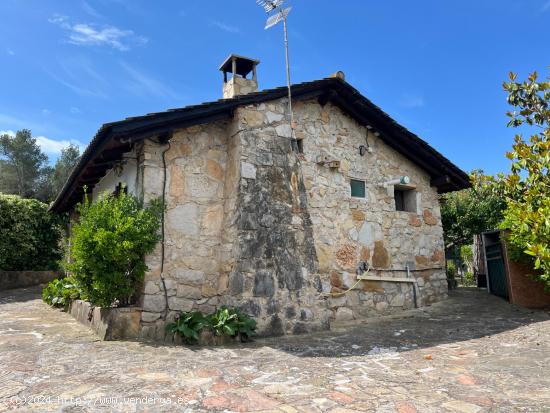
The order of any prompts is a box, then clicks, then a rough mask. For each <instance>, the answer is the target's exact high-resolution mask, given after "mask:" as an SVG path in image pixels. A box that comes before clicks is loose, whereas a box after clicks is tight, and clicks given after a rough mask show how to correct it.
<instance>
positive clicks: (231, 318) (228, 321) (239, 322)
mask: <svg viewBox="0 0 550 413" xmlns="http://www.w3.org/2000/svg"><path fill="white" fill-rule="evenodd" d="M202 330H211V331H212V332H213V333H214V334H215V335H216V336H229V337H236V336H239V337H240V338H241V340H243V341H245V340H248V339H249V338H250V337H252V336H253V335H254V334H255V330H256V321H255V320H254V319H253V318H251V317H250V316H249V315H247V314H245V313H243V312H241V311H239V310H238V309H236V308H228V307H220V308H218V309H217V310H216V311H214V312H213V313H212V314H209V315H207V316H204V315H203V314H202V313H201V312H200V311H191V312H182V313H180V314H179V315H178V316H177V317H176V319H175V321H174V322H173V323H170V324H168V325H167V326H166V331H168V332H170V333H172V334H178V335H179V336H181V337H182V338H183V339H184V340H185V341H186V342H187V343H190V344H193V343H196V342H197V340H198V339H199V334H200V332H201V331H202Z"/></svg>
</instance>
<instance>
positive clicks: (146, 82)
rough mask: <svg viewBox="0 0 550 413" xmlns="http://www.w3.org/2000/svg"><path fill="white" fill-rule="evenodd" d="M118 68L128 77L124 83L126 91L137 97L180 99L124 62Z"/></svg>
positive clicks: (164, 86)
mask: <svg viewBox="0 0 550 413" xmlns="http://www.w3.org/2000/svg"><path fill="white" fill-rule="evenodd" d="M120 66H121V67H122V68H123V69H124V70H125V71H126V72H127V74H128V75H129V76H130V78H129V80H128V82H127V83H126V89H127V90H128V91H130V92H131V93H133V94H134V95H137V96H156V97H160V98H172V99H181V98H180V96H179V95H178V93H176V92H175V91H174V90H172V89H171V88H170V87H168V86H166V85H165V84H163V83H162V82H161V81H159V80H157V79H155V78H153V77H151V76H149V75H147V74H145V73H143V72H141V71H139V70H137V69H136V68H134V67H132V66H130V65H129V64H128V63H126V62H120Z"/></svg>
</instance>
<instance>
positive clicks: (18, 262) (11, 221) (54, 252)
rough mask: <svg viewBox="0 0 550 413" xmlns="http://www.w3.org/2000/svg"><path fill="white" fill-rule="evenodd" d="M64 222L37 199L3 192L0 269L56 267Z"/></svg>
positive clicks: (0, 215) (0, 198) (0, 211)
mask: <svg viewBox="0 0 550 413" xmlns="http://www.w3.org/2000/svg"><path fill="white" fill-rule="evenodd" d="M61 224H62V222H61V218H60V217H59V216H58V215H55V214H51V213H49V212H48V205H46V204H44V203H42V202H40V201H37V200H36V199H23V198H21V197H19V196H17V195H3V194H0V270H5V271H25V270H26V271H28V270H55V269H56V268H57V261H58V260H59V259H60V258H61V255H62V254H61V249H60V239H61V235H62V225H61Z"/></svg>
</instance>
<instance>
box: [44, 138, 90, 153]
mask: <svg viewBox="0 0 550 413" xmlns="http://www.w3.org/2000/svg"><path fill="white" fill-rule="evenodd" d="M35 138H36V143H38V145H39V146H40V148H41V149H42V151H43V152H45V153H47V154H55V155H59V154H60V153H61V150H62V149H64V148H66V147H67V146H69V145H71V144H73V145H76V146H78V147H79V148H80V152H82V151H83V150H84V149H85V148H86V146H85V145H84V144H82V143H81V142H79V141H77V140H76V139H71V140H65V139H64V140H60V141H56V140H54V139H50V138H46V137H45V136H35Z"/></svg>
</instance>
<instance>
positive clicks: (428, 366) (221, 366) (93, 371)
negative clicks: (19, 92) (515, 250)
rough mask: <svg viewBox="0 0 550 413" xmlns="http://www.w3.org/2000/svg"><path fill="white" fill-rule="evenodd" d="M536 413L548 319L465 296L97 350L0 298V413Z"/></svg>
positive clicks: (12, 295)
mask: <svg viewBox="0 0 550 413" xmlns="http://www.w3.org/2000/svg"><path fill="white" fill-rule="evenodd" d="M10 410H19V411H29V410H36V411H64V412H88V411H104V412H108V411H120V412H134V411H139V412H178V411H182V412H186V411H188V412H202V411H262V412H287V413H290V412H333V413H345V412H356V411H360V412H364V411H367V412H371V411H372V412H400V413H412V412H464V413H470V412H471V413H474V412H550V317H549V314H548V313H545V312H534V311H528V310H523V309H519V308H516V307H514V306H511V305H509V304H508V303H506V302H505V301H503V300H500V299H499V298H496V297H492V296H488V295H487V294H486V293H484V292H482V291H477V290H473V289H470V290H467V289H463V290H459V291H456V292H453V293H452V294H451V297H450V299H449V300H447V301H445V302H444V303H440V304H437V305H434V306H432V307H429V308H426V309H420V310H414V311H409V312H407V313H405V314H402V315H400V316H397V317H385V318H378V319H371V320H368V321H363V322H361V323H359V324H355V325H353V326H347V327H345V328H343V327H342V328H338V329H337V330H335V331H331V332H327V333H322V334H315V335H308V336H296V337H285V338H277V339H266V340H257V341H256V342H254V343H252V344H248V345H246V346H227V347H215V348H186V347H182V346H168V345H166V346H164V345H156V344H153V343H142V342H102V341H98V340H97V338H96V337H95V336H94V335H93V334H92V333H91V332H90V331H89V330H87V329H86V328H85V327H83V326H81V325H80V324H78V323H77V322H75V321H74V320H73V319H72V318H71V317H70V316H69V315H68V314H66V313H63V312H61V311H58V310H55V309H52V308H49V307H48V306H46V305H45V304H43V303H42V302H41V301H40V299H39V290H38V289H27V290H23V289H22V290H12V291H5V292H0V411H10Z"/></svg>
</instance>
